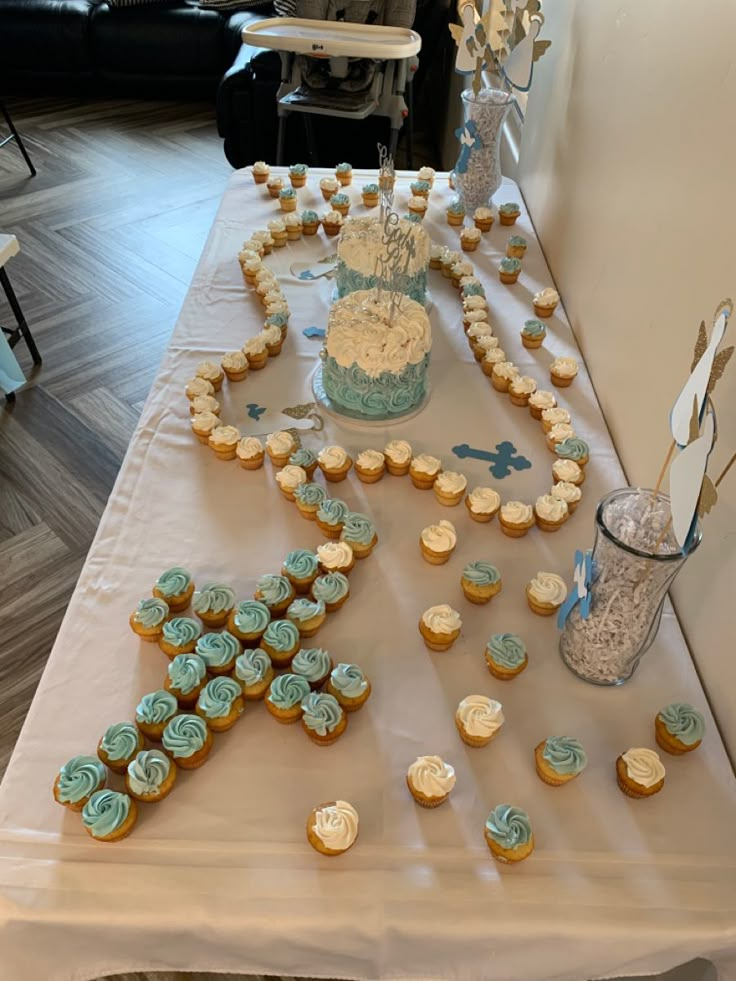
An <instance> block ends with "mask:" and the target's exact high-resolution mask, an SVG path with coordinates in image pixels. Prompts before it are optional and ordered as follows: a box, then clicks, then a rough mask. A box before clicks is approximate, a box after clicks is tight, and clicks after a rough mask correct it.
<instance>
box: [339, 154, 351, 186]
mask: <svg viewBox="0 0 736 981" xmlns="http://www.w3.org/2000/svg"><path fill="white" fill-rule="evenodd" d="M335 177H336V178H337V179H338V181H339V182H340V184H341V186H342V187H349V186H350V184H352V182H353V165H352V164H350V163H348V162H347V161H346V160H344V161H343V162H342V163H339V164H338V165H337V166H336V167H335Z"/></svg>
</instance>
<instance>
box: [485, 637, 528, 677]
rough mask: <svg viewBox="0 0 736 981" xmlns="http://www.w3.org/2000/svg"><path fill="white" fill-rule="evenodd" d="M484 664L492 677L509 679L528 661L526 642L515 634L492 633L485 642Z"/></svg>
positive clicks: (519, 672)
mask: <svg viewBox="0 0 736 981" xmlns="http://www.w3.org/2000/svg"><path fill="white" fill-rule="evenodd" d="M485 657H486V664H487V666H488V670H489V671H490V672H491V674H492V675H493V677H494V678H498V679H499V681H510V680H511V679H512V678H515V677H516V676H517V674H521V672H522V671H523V670H524V668H525V667H526V666H527V664H528V663H529V657H528V655H527V652H526V644H525V643H524V641H523V640H522V639H521V637H518V636H517V635H516V634H493V636H492V637H491V638H490V640H489V641H488V643H487V644H486V651H485Z"/></svg>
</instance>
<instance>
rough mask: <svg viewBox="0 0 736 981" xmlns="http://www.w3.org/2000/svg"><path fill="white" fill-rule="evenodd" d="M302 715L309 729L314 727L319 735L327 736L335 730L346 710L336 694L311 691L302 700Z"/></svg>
mask: <svg viewBox="0 0 736 981" xmlns="http://www.w3.org/2000/svg"><path fill="white" fill-rule="evenodd" d="M302 712H303V713H304V715H303V716H302V719H303V722H304V725H305V726H306V727H307V729H312V730H313V731H314V732H316V733H317V735H318V736H326V735H327V734H328V733H330V732H334V731H335V729H336V728H337V727H338V725H339V724H340V722H341V721H342V718H343V715H344V712H343V710H342V708H341V706H340V703H339V702H338V700H337V699H336V698H335V696H334V695H329V694H326V693H325V694H323V693H321V692H318V691H313V692H310V693H309V695H307V696H306V697H305V698H304V700H303V701H302Z"/></svg>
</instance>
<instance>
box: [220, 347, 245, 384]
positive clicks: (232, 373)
mask: <svg viewBox="0 0 736 981" xmlns="http://www.w3.org/2000/svg"><path fill="white" fill-rule="evenodd" d="M220 364H221V366H222V370H223V371H224V372H225V374H226V375H227V380H228V381H231V382H239V381H243V380H244V378H245V377H246V375H247V374H248V359H247V358H246V356H245V355H244V354H243V352H242V351H230V352H229V353H228V354H223V356H222V359H221V360H220Z"/></svg>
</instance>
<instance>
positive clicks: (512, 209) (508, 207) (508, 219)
mask: <svg viewBox="0 0 736 981" xmlns="http://www.w3.org/2000/svg"><path fill="white" fill-rule="evenodd" d="M520 214H521V208H520V207H519V205H518V204H517V203H516V201H507V202H506V204H502V205H501V206H500V208H499V209H498V218H499V221H500V222H501V224H502V225H515V224H516V219H517V218H518V217H519V215H520Z"/></svg>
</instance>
